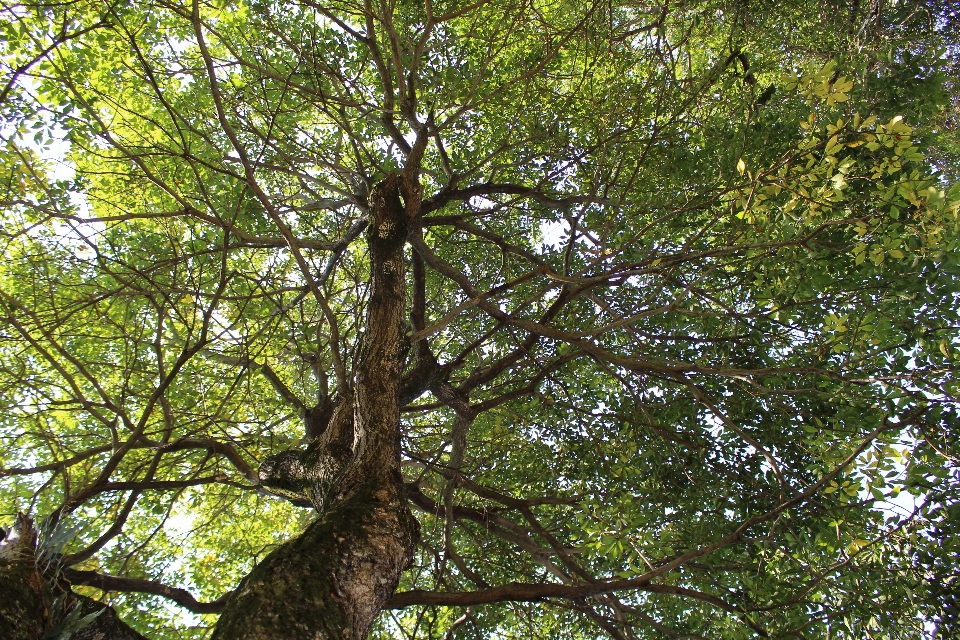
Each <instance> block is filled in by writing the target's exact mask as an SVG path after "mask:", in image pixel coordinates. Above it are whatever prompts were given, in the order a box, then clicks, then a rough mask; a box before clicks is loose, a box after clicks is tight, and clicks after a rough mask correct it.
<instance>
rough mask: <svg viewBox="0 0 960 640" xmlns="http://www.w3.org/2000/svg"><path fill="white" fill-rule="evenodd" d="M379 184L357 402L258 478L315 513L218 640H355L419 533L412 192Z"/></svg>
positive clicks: (266, 569) (225, 620) (244, 589)
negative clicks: (409, 411)
mask: <svg viewBox="0 0 960 640" xmlns="http://www.w3.org/2000/svg"><path fill="white" fill-rule="evenodd" d="M403 180H404V179H403V178H401V177H400V176H397V175H391V176H388V177H387V179H386V180H384V181H383V182H382V183H380V184H379V185H377V186H376V187H375V188H374V190H373V192H372V193H371V197H370V226H369V231H368V236H367V242H368V246H369V250H370V268H371V274H370V301H369V306H368V309H367V316H366V324H365V333H364V344H363V350H362V352H361V354H362V355H361V357H360V361H359V363H358V366H357V370H356V380H355V385H356V387H355V393H351V392H350V391H349V390H346V389H341V390H340V393H339V399H338V402H337V407H336V409H335V410H334V411H333V412H332V415H331V417H330V419H329V424H328V425H327V426H326V427H325V428H323V429H322V430H320V431H319V435H318V437H317V438H316V439H315V440H314V441H313V443H312V444H311V445H310V447H309V448H308V449H307V450H306V451H302V452H301V451H288V452H285V453H284V454H281V455H280V456H275V457H273V458H271V459H270V460H268V461H266V462H265V463H264V465H263V466H262V467H261V470H260V477H261V479H262V481H263V483H264V485H265V486H268V487H273V488H274V489H275V490H277V492H278V493H282V494H283V495H286V496H287V497H289V498H291V499H292V500H294V501H297V502H300V503H305V502H309V503H311V504H313V505H314V506H315V507H316V508H317V510H318V511H319V512H320V517H319V519H318V520H317V521H316V522H314V523H313V524H312V525H311V526H310V527H309V528H308V529H307V530H306V531H305V532H304V533H303V534H301V535H300V536H299V537H298V538H296V539H294V540H292V541H290V542H287V543H286V544H284V545H281V546H280V547H279V548H277V549H276V550H275V551H273V552H272V553H271V554H269V555H268V556H267V557H266V558H265V559H264V560H263V561H262V562H261V563H260V564H259V565H258V566H257V567H256V568H254V570H253V571H252V572H251V573H250V574H249V575H248V576H247V577H246V578H244V580H243V581H242V582H241V583H240V585H239V587H238V588H237V590H236V591H235V592H234V594H233V595H232V596H231V597H230V599H229V600H228V601H227V605H226V609H225V610H224V612H223V614H222V615H221V617H220V621H219V622H218V624H217V627H216V629H215V631H214V634H213V638H214V639H215V640H233V639H235V638H249V639H260V638H263V639H267V638H269V639H271V640H272V639H275V638H285V639H290V640H296V639H300V638H303V639H307V638H309V639H311V640H320V639H326V638H350V639H360V638H364V637H366V635H367V632H368V631H369V629H370V626H371V625H372V624H373V622H374V620H375V619H376V617H377V616H378V615H379V613H380V610H381V609H382V607H383V605H384V604H385V603H386V601H387V600H388V599H389V598H390V596H391V595H392V594H393V592H394V590H395V589H396V587H397V584H398V582H399V580H400V574H401V573H402V572H403V570H404V569H406V568H407V566H408V565H409V564H410V561H411V559H412V557H413V552H414V550H415V548H416V543H417V537H418V527H417V523H416V520H415V519H414V517H413V515H412V514H411V512H410V509H409V506H408V504H407V499H406V495H405V492H404V488H403V482H402V477H401V475H400V428H399V427H400V374H401V369H402V357H403V353H404V351H405V338H404V315H405V306H406V305H405V301H404V298H405V291H406V282H405V277H404V257H403V247H404V243H405V241H406V237H407V226H408V225H407V218H408V216H407V213H406V211H405V210H404V206H403V204H402V203H401V200H400V192H401V188H403V191H404V194H405V195H408V203H407V205H408V208H409V209H411V211H415V210H416V208H417V206H418V203H414V202H411V201H409V200H411V198H410V197H409V195H414V196H415V195H416V194H417V193H418V189H417V185H404V184H403Z"/></svg>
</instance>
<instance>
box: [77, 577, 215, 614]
mask: <svg viewBox="0 0 960 640" xmlns="http://www.w3.org/2000/svg"><path fill="white" fill-rule="evenodd" d="M63 575H64V577H65V578H66V579H67V580H69V581H70V582H71V583H72V584H82V585H86V586H88V587H96V588H97V589H100V590H101V591H122V592H124V593H129V592H137V593H152V594H154V595H158V596H163V597H164V598H169V599H170V600H173V601H174V602H176V603H177V604H179V605H180V606H181V607H183V608H184V609H187V610H188V611H192V612H194V613H220V612H221V611H223V607H224V605H225V604H226V601H227V597H228V596H229V595H230V593H232V592H229V591H228V592H227V593H225V594H223V595H222V596H220V597H219V598H217V599H216V600H214V601H212V602H199V601H197V599H196V598H194V597H193V594H191V593H190V592H189V591H187V590H186V589H180V588H179V587H171V586H168V585H165V584H162V583H160V582H154V581H153V580H139V579H137V578H122V577H119V576H108V575H104V574H102V573H97V572H96V571H78V570H76V569H64V570H63Z"/></svg>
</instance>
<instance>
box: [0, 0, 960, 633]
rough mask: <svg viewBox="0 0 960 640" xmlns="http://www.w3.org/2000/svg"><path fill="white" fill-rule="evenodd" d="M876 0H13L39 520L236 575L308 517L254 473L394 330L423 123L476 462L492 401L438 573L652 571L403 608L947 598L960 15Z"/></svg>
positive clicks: (408, 579)
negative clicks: (396, 248)
mask: <svg viewBox="0 0 960 640" xmlns="http://www.w3.org/2000/svg"><path fill="white" fill-rule="evenodd" d="M861 4H862V5H864V6H863V7H861V6H860V5H861ZM874 4H876V3H852V4H851V3H846V2H839V1H834V0H823V1H822V2H817V3H810V2H800V1H799V0H797V1H793V0H788V1H787V2H778V3H761V5H762V6H761V5H758V6H756V7H755V6H753V5H752V4H751V5H749V6H748V5H747V4H746V3H740V2H720V1H716V2H715V1H705V2H694V3H685V4H682V5H675V4H674V3H670V4H664V5H657V4H653V3H645V2H629V3H620V4H617V3H612V4H611V3H589V2H571V1H567V0H544V1H539V0H537V1H534V2H513V1H511V0H504V1H500V0H496V1H490V2H476V3H470V2H460V1H459V0H444V1H442V2H426V3H419V2H408V1H406V0H404V1H401V2H394V3H388V2H372V1H371V2H358V1H353V0H337V1H336V2H333V3H328V4H316V3H308V2H304V3H293V2H271V1H269V0H255V1H250V2H247V1H242V0H216V1H214V2H209V3H199V2H197V3H194V4H189V3H188V4H168V3H155V2H138V3H132V4H126V3H107V4H104V3H96V2H90V1H88V0H79V1H77V2H70V3H62V4H60V3H52V2H51V3H46V2H41V3H39V4H31V5H19V4H15V3H9V2H5V3H4V4H3V5H2V9H0V15H2V16H3V17H2V19H0V64H2V74H0V91H3V94H2V98H0V113H2V118H3V121H2V123H0V138H2V139H0V207H2V212H0V215H2V231H0V243H2V247H3V256H4V259H3V263H2V266H0V319H2V322H0V363H2V364H0V402H2V406H3V407H4V412H3V414H2V416H0V514H2V515H0V519H5V520H10V519H11V518H12V515H13V514H15V513H16V511H17V510H18V509H22V510H27V511H31V512H32V513H35V514H39V515H41V516H47V515H49V514H56V515H57V516H58V517H61V518H63V519H64V520H65V521H67V522H69V523H72V524H76V525H79V526H80V532H79V533H78V534H77V536H76V538H75V539H73V540H72V541H71V542H70V543H69V544H68V545H67V547H66V552H67V553H68V554H72V553H82V552H84V550H86V549H88V548H89V549H92V550H91V551H90V553H84V557H83V558H82V559H81V560H79V561H77V563H76V564H75V566H74V568H75V569H81V570H95V571H98V572H100V573H102V574H106V575H112V576H125V577H133V578H142V579H148V580H153V581H156V582H160V583H163V584H167V585H170V586H177V587H182V588H185V589H187V590H188V591H190V592H191V593H192V594H193V595H194V596H195V597H196V598H197V600H200V601H204V602H209V601H212V600H215V599H216V598H218V597H220V596H222V595H223V594H224V593H226V592H228V591H229V590H231V589H233V588H234V587H235V586H236V584H237V583H238V582H239V580H240V579H241V578H242V577H243V576H244V575H245V574H246V573H247V572H248V571H249V570H250V568H251V567H252V566H253V565H254V564H255V563H256V562H257V561H258V560H259V559H261V558H263V557H264V556H265V555H266V554H267V553H268V552H269V551H270V550H271V549H273V548H274V547H275V546H276V545H277V544H279V543H281V542H283V541H284V540H286V539H289V538H290V537H292V536H294V535H296V534H298V533H299V532H300V531H302V530H303V529H304V528H305V527H306V525H307V524H308V523H309V522H310V520H311V518H312V513H311V512H310V511H308V510H304V509H297V508H295V507H293V506H291V505H289V504H288V503H286V502H283V501H281V500H278V499H276V498H274V497H270V496H267V495H263V494H261V493H260V492H258V489H257V487H256V485H255V483H256V469H257V466H258V464H259V462H260V461H262V460H263V459H265V458H266V457H268V456H270V455H272V454H275V453H277V452H279V451H282V450H284V449H286V448H289V447H291V446H294V445H295V444H297V443H298V442H299V441H300V439H301V438H302V437H303V429H302V426H301V424H300V420H299V416H300V412H301V409H303V408H304V407H312V406H313V405H314V404H316V403H317V401H318V399H320V398H322V397H324V396H325V394H328V393H329V394H330V395H334V394H335V393H336V389H337V386H338V384H341V382H338V381H337V376H336V372H335V365H334V358H333V357H332V354H333V349H338V353H339V355H340V357H341V359H342V360H343V361H344V363H345V366H346V369H347V370H348V371H349V370H350V369H351V367H352V366H353V364H354V363H355V362H356V361H357V359H358V357H359V354H358V349H359V346H360V341H361V338H362V336H363V333H364V331H365V328H364V326H363V321H364V314H365V312H366V309H367V305H368V303H369V300H368V299H367V290H368V264H367V256H366V253H365V245H364V242H363V235H362V234H360V233H356V232H358V231H359V227H357V225H358V223H362V221H363V220H364V216H365V214H366V205H367V203H366V197H367V195H368V194H369V192H370V189H371V188H372V186H373V185H375V184H376V183H377V182H379V181H380V180H382V179H383V178H384V176H385V175H387V174H388V173H389V172H394V171H398V170H402V169H403V167H404V166H405V165H406V163H408V162H409V157H410V146H411V145H412V144H413V143H414V141H415V140H417V137H418V135H419V136H422V137H423V140H424V141H425V142H426V146H425V149H424V151H423V157H422V161H421V162H420V181H421V183H422V184H423V186H424V198H425V200H424V210H425V212H426V213H425V215H424V219H423V237H424V240H425V243H426V245H427V246H428V247H429V248H430V250H431V251H432V252H433V254H434V257H433V259H435V261H436V262H442V263H445V264H446V265H447V266H448V267H450V268H451V269H452V270H454V271H456V272H459V274H460V275H461V276H462V277H463V278H462V279H461V280H460V281H458V280H457V279H456V278H452V277H449V273H447V274H441V273H440V271H439V270H438V269H437V268H435V266H436V263H434V264H433V265H431V264H429V263H430V260H427V262H428V265H427V268H426V270H425V276H424V281H423V283H422V285H423V291H424V297H425V305H426V314H425V318H424V319H423V320H424V326H423V327H418V326H415V323H416V319H411V324H410V326H409V327H408V335H410V336H417V337H424V339H425V340H427V341H428V343H429V346H430V349H431V350H432V353H433V354H434V355H435V356H436V358H437V360H438V362H439V363H440V365H442V366H443V367H444V369H443V375H442V376H440V377H441V378H443V379H444V380H445V381H449V383H450V384H451V385H452V387H453V388H455V389H458V390H460V392H462V393H463V395H464V396H466V397H467V398H468V400H469V403H470V405H471V406H472V407H473V409H474V410H475V411H477V416H476V417H475V419H473V421H472V423H471V424H470V426H469V429H468V431H467V436H466V448H465V451H464V452H463V461H462V466H461V468H460V473H461V474H462V478H459V479H457V478H456V475H457V473H456V469H451V468H450V467H451V466H460V465H457V464H456V463H455V461H454V454H453V451H452V445H451V442H452V441H453V440H454V438H453V437H452V435H451V429H452V425H453V424H454V419H455V412H454V410H453V408H452V407H450V406H445V405H444V404H443V403H442V402H441V401H440V400H439V399H438V397H436V396H434V395H433V394H431V393H429V392H426V393H423V394H422V395H418V397H416V398H414V399H413V400H410V402H408V404H407V405H406V407H405V408H404V409H403V412H402V424H401V433H402V438H403V448H404V459H403V465H404V466H403V472H404V475H405V480H406V481H407V482H408V483H410V486H411V487H412V486H413V485H414V483H416V484H417V485H418V486H419V488H420V491H421V492H422V495H423V496H424V497H425V499H426V500H427V501H429V504H428V505H427V506H424V504H422V503H420V504H419V505H418V506H419V507H420V511H418V512H417V515H418V518H419V520H420V522H421V527H422V535H423V543H422V545H421V549H420V552H419V554H418V557H417V559H416V562H415V566H414V567H412V568H411V569H410V570H409V571H408V572H407V573H406V574H405V576H404V578H403V582H402V584H401V588H400V591H408V590H412V589H423V590H428V591H444V592H476V591H483V590H484V589H488V588H491V587H497V586H501V585H506V584H509V583H512V582H517V583H524V584H541V583H563V584H566V585H568V586H571V587H572V586H576V585H583V584H586V583H589V582H610V583H613V582H616V581H623V580H629V579H635V578H638V577H641V576H649V577H650V580H648V581H647V582H644V583H643V584H633V585H632V586H629V588H623V589H619V590H616V591H610V592H608V593H605V594H601V595H597V596H591V597H587V598H562V597H551V598H545V599H540V600H539V601H534V602H526V601H511V602H500V603H492V604H483V605H471V606H466V607H438V606H410V607H407V608H405V609H401V610H392V611H388V612H386V613H384V614H383V616H382V617H381V620H380V623H379V625H378V627H377V628H376V629H375V631H374V632H373V636H374V637H377V638H388V637H391V638H393V637H397V638H400V637H404V638H406V637H416V638H440V637H445V636H446V637H464V638H486V637H504V638H530V637H537V638H553V637H563V638H596V637H601V636H604V635H609V636H612V637H631V638H633V637H636V638H663V637H708V638H724V639H727V638H729V639H739V638H749V637H757V636H758V635H759V634H761V633H766V634H769V636H771V637H803V638H850V639H853V638H875V639H880V638H916V637H922V636H923V634H924V633H926V632H927V631H925V630H928V629H929V628H931V627H932V626H935V625H936V624H937V623H938V621H940V624H941V629H947V626H945V625H946V624H947V623H946V622H943V621H944V620H948V618H949V615H953V616H956V610H957V609H956V607H957V603H956V599H955V595H954V596H950V595H949V594H950V593H951V589H954V588H956V585H957V582H956V580H957V579H958V578H957V576H956V564H955V560H951V559H950V558H951V557H952V556H951V555H950V554H952V553H955V550H956V546H957V527H956V525H955V524H954V523H955V522H956V518H955V517H953V518H951V514H953V515H954V516H955V515H956V510H957V506H956V505H957V499H956V490H957V486H958V484H960V478H958V468H957V459H958V456H960V450H958V446H957V442H958V441H960V440H958V438H960V431H958V418H957V394H958V389H957V376H956V374H957V363H958V358H960V334H958V326H960V325H958V321H960V319H958V312H957V310H958V308H960V304H958V285H957V282H958V275H960V251H958V249H960V246H958V243H960V186H958V185H957V184H955V183H953V182H951V180H952V179H954V178H955V177H956V175H957V174H958V167H957V166H956V163H955V160H951V158H954V157H955V156H952V155H951V153H952V152H951V149H952V148H953V147H952V146H951V145H954V146H955V142H953V140H954V138H955V133H953V134H951V133H950V131H949V129H950V127H949V123H950V122H953V120H951V118H953V119H954V120H955V116H956V101H957V95H956V84H955V82H956V81H955V79H954V80H950V78H949V74H948V73H945V70H947V69H949V67H950V65H956V60H955V58H956V47H957V42H958V40H960V38H958V37H957V36H956V25H955V20H953V19H952V18H951V19H948V18H949V17H950V16H949V15H948V13H946V12H947V9H944V8H943V7H941V6H940V4H938V3H937V2H934V1H932V0H931V1H930V2H926V3H921V4H922V6H923V8H924V9H923V11H920V12H911V11H910V10H908V9H909V7H908V6H907V5H911V4H912V3H888V4H891V5H892V6H890V7H885V8H884V9H883V10H882V11H880V13H879V14H877V15H874V14H873V13H872V11H873V10H872V9H871V8H870V7H868V6H866V5H870V6H873V5H874ZM925 12H928V13H925ZM951 15H952V14H951ZM923 16H928V17H929V16H933V18H930V19H929V20H927V18H923ZM938 16H939V18H938ZM944 16H946V17H944ZM938 19H939V21H938ZM951 20H953V21H951ZM931 25H932V26H931ZM4 87H6V89H4ZM951 100H952V101H953V102H950V101H951ZM951 114H952V115H951ZM945 123H946V124H945ZM951 135H952V136H953V137H951ZM351 230H352V231H354V232H353V233H352V231H351ZM291 238H292V239H293V241H292V242H291ZM291 244H292V245H293V248H291ZM298 255H299V257H298ZM408 255H409V256H410V260H411V262H412V261H413V259H414V258H413V256H414V253H413V252H412V251H411V252H410V253H409V254H408ZM301 258H302V261H301ZM407 271H408V273H412V272H413V269H412V267H411V268H408V270H407ZM463 279H465V280H467V281H468V282H469V284H470V285H471V286H472V287H473V289H474V290H475V292H474V293H470V292H469V291H468V290H467V288H466V287H464V286H463V281H462V280H463ZM311 281H312V282H313V285H311V284H310V283H311ZM418 286H420V283H417V282H416V281H415V280H414V278H413V276H411V277H410V286H409V294H408V306H411V305H412V301H413V299H414V292H415V290H416V289H417V288H418ZM479 298H482V300H481V299H479ZM320 300H322V301H323V303H325V304H328V305H329V308H330V312H329V314H325V313H324V310H323V308H322V306H323V305H322V304H321V302H320ZM498 313H500V314H501V315H498ZM502 313H505V314H508V318H507V319H504V317H502ZM331 323H334V324H335V327H336V331H335V332H334V331H331ZM416 352H417V345H416V344H415V345H413V346H412V347H411V349H410V350H409V351H408V352H405V353H406V355H405V357H406V362H405V366H406V370H407V371H408V372H409V371H411V370H413V368H414V365H415V363H416V358H415V354H416ZM420 391H422V389H420ZM105 469H106V470H107V471H108V472H107V473H105ZM415 503H416V502H415ZM430 505H434V507H435V508H427V507H429V506H430ZM447 516H450V517H449V518H448V517H447ZM114 523H118V524H117V526H116V527H115V528H114V529H111V527H113V525H114ZM741 525H743V526H741ZM104 536H105V537H104ZM711 545H714V546H713V547H711ZM698 550H700V551H703V553H702V554H699V555H697V554H696V553H694V552H697V551H698ZM684 554H692V555H690V556H689V557H686V556H684ZM681 557H683V558H684V559H683V561H680V562H677V563H674V564H671V563H672V562H673V561H674V560H675V559H677V558H681ZM668 565H669V567H668V569H665V570H662V571H661V570H660V569H661V568H663V567H666V566H668ZM651 572H652V573H651ZM653 574H655V575H653ZM951 581H952V582H951ZM944 585H946V587H944ZM950 585H954V586H953V587H950ZM77 590H78V591H83V592H84V593H87V594H89V595H93V596H97V597H101V596H103V597H105V598H107V599H109V600H110V602H111V603H112V604H114V606H115V607H116V608H117V609H118V611H119V612H120V614H121V615H122V616H123V617H124V618H125V619H126V620H127V621H129V622H130V623H131V624H132V625H134V626H135V627H136V628H138V629H139V630H141V631H142V632H144V633H146V634H148V635H149V636H150V637H151V638H156V639H158V640H159V639H162V638H203V637H206V636H207V635H208V633H209V627H210V626H211V625H212V624H213V623H215V620H216V616H215V615H213V614H204V615H202V616H201V615H193V614H190V613H187V612H185V610H183V609H181V608H179V607H178V606H177V605H174V604H172V603H171V602H170V601H169V600H166V599H164V598H162V597H160V596H156V595H148V594H142V593H136V592H131V593H124V594H117V593H110V594H108V595H106V596H104V594H103V592H101V591H99V590H97V589H93V588H91V587H78V588H77ZM953 593H955V592H953ZM951 597H953V598H954V599H953V600H951V599H950V598H951ZM950 607H953V609H952V611H953V612H954V613H953V614H950V611H951V609H950ZM942 633H949V631H943V632H942ZM617 634H622V635H617ZM685 634H694V635H685ZM695 634H699V635H695ZM943 637H947V636H946V635H943Z"/></svg>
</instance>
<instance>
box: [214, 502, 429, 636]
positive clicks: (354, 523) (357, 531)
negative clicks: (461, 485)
mask: <svg viewBox="0 0 960 640" xmlns="http://www.w3.org/2000/svg"><path fill="white" fill-rule="evenodd" d="M406 501H407V498H406V495H405V494H404V493H403V490H402V487H401V488H398V487H380V488H376V487H362V488H361V489H359V490H358V491H357V492H356V493H355V494H354V495H353V496H352V497H351V498H350V499H348V500H347V501H345V502H344V503H342V504H340V505H339V506H337V507H336V508H334V509H333V510H331V511H330V512H328V513H327V514H325V516H324V517H322V518H321V519H319V520H317V521H316V522H314V523H313V524H312V525H310V527H309V528H308V529H307V530H306V531H305V532H304V533H303V534H302V535H300V536H299V537H298V538H296V539H295V540H292V541H290V542H288V543H286V544H284V545H282V546H281V547H279V548H277V549H276V550H275V551H273V552H272V553H271V554H270V555H268V556H267V557H266V558H265V559H264V560H263V561H262V562H261V563H260V564H259V565H257V567H256V568H255V569H254V570H253V571H252V572H251V573H250V574H249V575H248V576H247V577H246V578H244V580H243V581H242V582H241V583H240V585H239V587H238V588H237V590H236V591H235V592H234V594H233V595H232V596H231V597H230V600H229V601H228V603H227V608H226V610H225V611H224V613H223V614H222V615H221V616H220V622H219V623H218V624H217V628H216V631H215V632H214V634H213V638H214V640H233V639H234V638H249V639H250V640H259V639H263V640H268V639H269V640H274V639H277V638H284V639H290V640H295V639H301V638H303V639H307V638H310V639H311V640H313V639H320V638H324V639H326V638H351V639H352V638H358V639H359V638H365V637H366V635H367V632H368V631H369V629H370V626H371V625H372V624H373V622H374V620H375V619H376V618H377V616H378V615H379V613H380V610H381V608H382V607H383V605H384V603H385V602H386V601H387V600H388V599H389V598H390V596H391V595H393V592H394V590H395V589H396V588H397V582H398V581H399V579H400V574H401V572H402V571H403V570H404V569H406V568H407V566H408V565H409V564H410V560H411V556H412V550H413V549H414V547H415V544H416V535H417V525H416V522H415V521H414V520H413V516H412V514H411V513H410V510H409V508H408V507H407V503H406Z"/></svg>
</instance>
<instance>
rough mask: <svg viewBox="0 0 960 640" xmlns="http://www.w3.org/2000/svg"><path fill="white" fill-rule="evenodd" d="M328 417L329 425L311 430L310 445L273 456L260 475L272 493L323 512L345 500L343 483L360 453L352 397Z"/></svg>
mask: <svg viewBox="0 0 960 640" xmlns="http://www.w3.org/2000/svg"><path fill="white" fill-rule="evenodd" d="M323 413H326V412H324V411H322V410H321V408H320V407H317V408H316V409H314V410H311V411H309V412H308V415H309V416H310V417H312V418H314V419H315V418H316V417H318V416H319V415H322V414H323ZM328 416H329V417H328V423H327V424H326V425H313V428H312V429H308V433H309V432H310V431H311V430H312V431H313V432H314V434H316V437H315V438H314V440H313V442H312V443H311V444H310V446H308V447H307V448H306V449H288V450H286V451H282V452H280V453H278V454H276V455H272V456H270V457H269V458H267V459H266V460H264V461H263V463H262V464H261V465H260V469H259V471H258V472H257V475H258V477H259V479H260V484H261V485H262V486H263V487H264V488H265V489H266V490H267V491H269V492H270V493H273V494H275V495H278V496H281V497H283V498H286V499H287V500H289V501H290V502H292V503H293V504H295V505H297V506H301V507H310V506H312V507H313V508H314V509H316V510H317V511H318V512H320V513H322V512H324V511H326V510H329V509H330V508H331V507H332V506H333V505H334V504H335V503H337V502H340V501H341V500H342V498H343V496H342V495H341V493H342V492H341V491H340V489H341V487H340V484H341V482H340V481H341V480H342V479H343V477H344V476H345V475H346V473H347V471H348V470H349V469H350V467H351V466H352V465H353V463H354V461H355V459H356V452H357V434H356V429H355V425H354V420H353V401H352V398H341V399H340V400H339V401H338V403H337V406H336V408H335V409H334V410H333V411H332V412H330V413H329V414H328Z"/></svg>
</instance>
